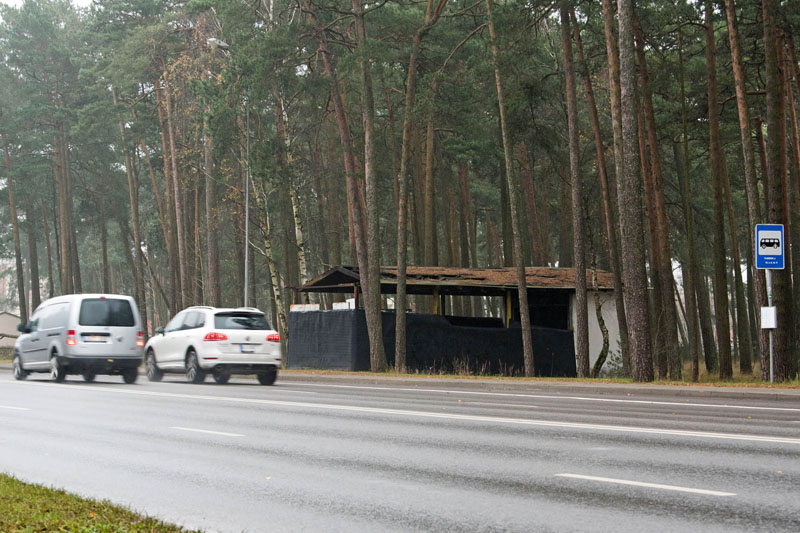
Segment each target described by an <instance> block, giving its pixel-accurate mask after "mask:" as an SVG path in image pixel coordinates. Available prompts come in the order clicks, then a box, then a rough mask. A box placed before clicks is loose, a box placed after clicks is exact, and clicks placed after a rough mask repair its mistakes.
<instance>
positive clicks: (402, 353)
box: [394, 0, 447, 373]
mask: <svg viewBox="0 0 800 533" xmlns="http://www.w3.org/2000/svg"><path fill="white" fill-rule="evenodd" d="M435 4H436V0H428V3H427V7H426V8H425V23H424V24H423V25H422V27H421V28H419V29H418V30H417V33H415V34H414V38H413V40H412V42H411V54H410V56H409V59H408V71H407V74H406V95H405V96H406V97H405V113H404V117H403V140H402V145H401V150H400V174H399V175H398V190H399V197H398V200H397V295H396V297H395V315H396V319H395V320H396V322H395V348H394V361H395V371H396V372H402V373H404V372H406V307H407V305H408V304H407V300H406V266H407V264H408V240H407V238H408V218H407V217H408V205H407V204H408V164H409V160H410V155H409V151H410V148H411V146H410V145H411V120H412V114H413V109H414V104H415V102H416V94H417V58H418V56H419V50H420V46H421V43H422V38H423V37H424V36H425V34H426V33H428V32H429V31H430V29H431V28H432V27H433V26H434V25H435V24H436V22H437V21H438V20H439V17H440V16H441V14H442V11H443V10H444V7H445V4H447V0H438V4H436V5H435Z"/></svg>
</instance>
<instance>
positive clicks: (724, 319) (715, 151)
mask: <svg viewBox="0 0 800 533" xmlns="http://www.w3.org/2000/svg"><path fill="white" fill-rule="evenodd" d="M705 11H706V14H705V28H706V70H707V75H708V126H709V139H710V150H711V189H712V190H711V196H712V198H713V202H712V206H713V211H714V223H713V225H714V229H713V232H714V235H713V252H712V259H713V261H714V277H713V285H714V313H715V316H716V325H717V339H718V344H719V347H718V348H719V377H720V379H730V378H731V376H732V372H733V370H732V368H733V366H732V362H731V343H730V330H731V329H730V321H729V318H728V296H727V295H728V277H727V268H726V264H725V263H726V261H725V257H726V254H725V226H724V223H725V214H724V209H725V207H724V204H723V202H724V201H725V181H726V180H727V174H726V169H725V167H724V160H723V158H724V154H723V153H722V143H721V141H720V138H719V111H718V109H717V74H716V44H715V40H714V23H713V20H712V15H713V11H714V8H713V4H712V2H711V0H705Z"/></svg>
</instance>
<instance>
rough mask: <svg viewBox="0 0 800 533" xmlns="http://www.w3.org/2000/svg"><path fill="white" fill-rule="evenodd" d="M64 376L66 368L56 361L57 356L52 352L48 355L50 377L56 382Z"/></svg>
mask: <svg viewBox="0 0 800 533" xmlns="http://www.w3.org/2000/svg"><path fill="white" fill-rule="evenodd" d="M66 377H67V371H66V369H65V368H64V367H63V366H61V364H60V363H59V362H58V357H56V354H53V355H52V356H51V357H50V379H52V380H53V381H55V382H56V383H61V382H62V381H64V379H65V378H66Z"/></svg>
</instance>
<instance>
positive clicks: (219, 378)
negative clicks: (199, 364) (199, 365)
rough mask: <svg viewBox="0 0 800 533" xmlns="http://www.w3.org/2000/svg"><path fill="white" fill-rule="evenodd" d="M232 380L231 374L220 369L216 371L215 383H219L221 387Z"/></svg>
mask: <svg viewBox="0 0 800 533" xmlns="http://www.w3.org/2000/svg"><path fill="white" fill-rule="evenodd" d="M230 379H231V375H230V373H229V372H226V371H225V370H222V369H220V368H215V369H214V381H216V382H217V383H219V384H220V385H225V384H226V383H227V382H228V381H229V380H230Z"/></svg>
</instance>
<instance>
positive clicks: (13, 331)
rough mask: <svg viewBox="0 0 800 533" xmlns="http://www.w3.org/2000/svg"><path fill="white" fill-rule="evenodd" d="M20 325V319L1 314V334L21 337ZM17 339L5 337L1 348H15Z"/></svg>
mask: <svg viewBox="0 0 800 533" xmlns="http://www.w3.org/2000/svg"><path fill="white" fill-rule="evenodd" d="M18 325H19V317H18V316H17V315H13V314H11V313H7V312H0V333H3V334H5V335H13V336H14V337H16V336H17V335H19V332H18V331H17V326H18ZM15 341H16V338H11V337H3V338H1V339H0V348H9V347H10V348H13V347H14V342H15Z"/></svg>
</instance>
